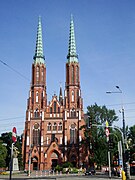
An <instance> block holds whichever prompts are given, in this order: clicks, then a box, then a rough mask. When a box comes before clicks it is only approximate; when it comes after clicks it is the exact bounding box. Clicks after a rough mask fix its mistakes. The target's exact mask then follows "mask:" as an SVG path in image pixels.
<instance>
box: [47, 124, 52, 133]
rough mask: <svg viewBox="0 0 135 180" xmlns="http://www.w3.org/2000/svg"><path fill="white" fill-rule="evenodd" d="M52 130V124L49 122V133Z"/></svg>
mask: <svg viewBox="0 0 135 180" xmlns="http://www.w3.org/2000/svg"><path fill="white" fill-rule="evenodd" d="M51 129H52V125H51V123H50V122H49V123H48V124H47V131H51Z"/></svg>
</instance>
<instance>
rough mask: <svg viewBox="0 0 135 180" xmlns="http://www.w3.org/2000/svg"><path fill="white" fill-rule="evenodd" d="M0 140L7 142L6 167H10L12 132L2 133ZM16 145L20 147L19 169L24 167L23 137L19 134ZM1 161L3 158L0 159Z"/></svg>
mask: <svg viewBox="0 0 135 180" xmlns="http://www.w3.org/2000/svg"><path fill="white" fill-rule="evenodd" d="M0 141H1V142H3V143H5V144H7V146H6V150H7V154H6V167H9V164H10V160H11V145H12V132H6V133H2V134H1V137H0ZM14 146H15V147H17V148H18V152H19V154H18V163H19V169H22V166H23V163H22V138H21V137H20V136H17V142H16V143H15V144H14ZM0 162H1V159H0Z"/></svg>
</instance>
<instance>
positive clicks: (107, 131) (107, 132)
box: [105, 128, 110, 137]
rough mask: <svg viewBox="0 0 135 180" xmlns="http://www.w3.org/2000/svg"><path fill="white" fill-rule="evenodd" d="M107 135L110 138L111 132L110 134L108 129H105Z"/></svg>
mask: <svg viewBox="0 0 135 180" xmlns="http://www.w3.org/2000/svg"><path fill="white" fill-rule="evenodd" d="M105 134H106V136H107V137H108V136H109V134H110V132H109V129H108V128H106V129H105Z"/></svg>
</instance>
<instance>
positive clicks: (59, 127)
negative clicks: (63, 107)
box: [58, 122, 62, 131]
mask: <svg viewBox="0 0 135 180" xmlns="http://www.w3.org/2000/svg"><path fill="white" fill-rule="evenodd" d="M58 131H62V123H61V122H60V123H59V124H58Z"/></svg>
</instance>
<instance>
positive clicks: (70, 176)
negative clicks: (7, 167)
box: [0, 173, 135, 180]
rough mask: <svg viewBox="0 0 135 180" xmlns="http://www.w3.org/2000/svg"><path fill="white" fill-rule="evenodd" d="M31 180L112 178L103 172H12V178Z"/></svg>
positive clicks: (4, 176)
mask: <svg viewBox="0 0 135 180" xmlns="http://www.w3.org/2000/svg"><path fill="white" fill-rule="evenodd" d="M0 179H1V180H2V179H3V180H4V179H5V180H7V179H9V175H0ZM19 179H20V180H25V179H26V180H30V179H39V180H42V179H44V180H88V179H92V180H97V179H99V180H110V178H109V177H108V176H107V175H102V174H98V175H92V176H91V175H90V176H85V175H84V174H79V175H76V174H67V175H65V174H63V175H60V174H59V175H50V176H46V175H45V174H40V173H39V174H36V173H32V174H31V176H30V177H29V176H27V174H26V173H23V174H19V173H18V174H12V180H19ZM111 179H115V180H120V179H122V178H120V177H116V176H112V178H111ZM131 179H135V176H132V177H131Z"/></svg>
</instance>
